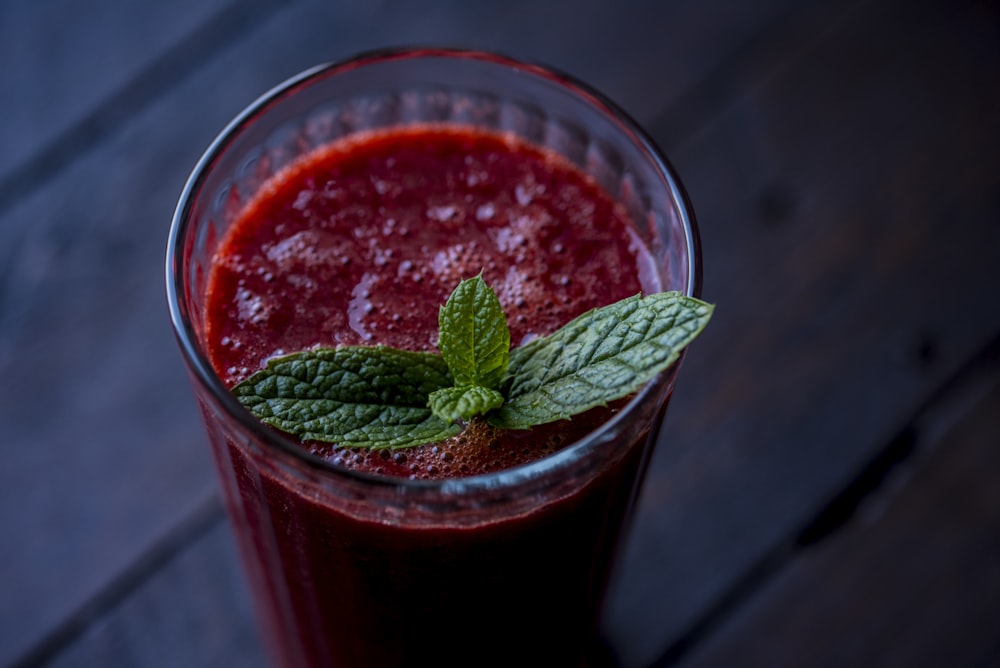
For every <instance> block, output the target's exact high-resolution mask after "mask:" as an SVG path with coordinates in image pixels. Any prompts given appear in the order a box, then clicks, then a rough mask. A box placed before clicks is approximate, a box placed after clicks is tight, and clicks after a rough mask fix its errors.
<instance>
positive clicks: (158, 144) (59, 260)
mask: <svg viewBox="0 0 1000 668" xmlns="http://www.w3.org/2000/svg"><path fill="white" fill-rule="evenodd" d="M407 43H437V44H448V45H461V46H470V47H477V48H485V49H496V50H500V51H503V52H507V53H509V54H511V55H514V56H517V57H521V58H525V59H530V60H538V61H542V62H545V63H549V64H551V65H554V66H556V67H558V68H561V69H563V70H566V71H568V72H570V73H572V74H575V75H577V76H580V77H581V78H583V79H585V80H587V81H589V82H591V83H592V84H594V85H595V86H597V87H598V88H600V89H602V90H604V91H605V92H606V93H607V94H609V95H610V96H611V97H612V98H614V99H616V100H617V101H618V102H619V103H620V104H621V105H622V106H623V107H624V108H626V109H627V110H628V111H629V112H631V113H632V114H633V115H634V116H635V117H636V118H637V119H638V120H639V121H640V122H641V123H642V124H644V125H645V126H646V127H648V128H649V129H650V130H651V132H652V134H653V135H654V136H655V138H656V139H657V141H658V142H659V143H660V144H661V146H663V148H664V149H665V150H666V152H667V153H668V155H669V156H670V157H671V159H672V161H673V162H674V163H675V165H676V167H677V168H678V170H679V172H680V173H681V175H682V177H683V178H684V180H685V183H686V185H687V187H688V190H689V192H690V195H691V198H692V200H693V202H694V206H695V210H696V212H697V214H698V218H699V221H700V225H701V232H702V236H703V241H704V258H705V297H706V298H707V299H709V300H710V301H713V302H715V303H716V304H717V305H718V309H717V315H716V318H715V320H714V322H713V323H712V326H711V327H710V328H709V330H708V331H707V332H706V334H705V336H704V337H703V338H702V339H699V341H698V342H697V343H696V345H695V346H693V348H692V350H691V353H690V355H689V357H688V359H687V362H686V363H685V368H684V370H683V373H682V377H681V382H680V385H679V387H678V390H677V393H676V395H675V398H674V401H673V404H672V406H671V410H670V414H669V416H668V419H667V424H666V427H665V429H664V433H663V437H662V442H661V443H660V445H659V448H658V451H657V454H656V456H655V459H654V461H653V463H652V466H651V470H650V474H649V478H648V481H647V484H646V487H645V490H644V494H643V496H642V499H641V506H640V508H639V512H638V516H637V518H636V523H635V527H634V531H633V533H632V535H631V540H630V542H629V545H628V550H627V553H626V555H625V559H624V562H623V564H622V568H621V570H620V573H619V577H618V578H617V580H616V583H615V586H614V591H613V596H612V600H611V604H610V606H609V609H608V612H607V616H606V621H605V630H606V636H607V638H608V642H609V644H610V646H611V647H612V648H613V650H614V653H615V654H616V656H617V657H618V661H619V663H620V664H621V666H623V667H630V668H631V667H639V666H644V667H665V666H684V667H689V666H699V667H701V666H705V667H708V666H733V665H739V666H748V665H749V666H757V665H759V666H803V665H808V666H896V665H899V666H945V665H947V666H969V667H975V668H978V667H986V666H996V665H1000V482H998V481H1000V296H998V294H1000V7H998V5H997V4H996V3H994V2H991V1H990V0H958V1H951V0H915V1H910V2H904V1H903V0H870V1H867V2H865V1H857V0H848V1H847V2H843V1H840V2H835V1H833V0H804V1H802V2H792V1H791V0H755V1H754V2H740V3H737V2H727V1H725V0H675V1H671V2H652V1H650V2H645V3H640V2H619V3H610V2H599V1H597V0H584V1H581V2H562V3H556V2H534V1H528V0H505V1H504V2H502V3H479V2H463V1H461V0H441V1H438V2H426V1H423V0H385V1H383V2H363V1H362V0H353V1H346V2H337V3H321V2H309V1H306V0H286V1H281V0H255V1H252V2H251V1H243V2H237V1H236V0H232V1H229V2H227V1H226V0H175V1H174V2H171V3H144V2H127V1H126V0H88V2H75V1H73V0H38V1H36V2H28V1H27V0H12V1H10V2H5V3H3V4H2V6H0V62H2V63H3V67H2V68H0V82H2V90H3V91H4V93H3V100H2V102H0V146H2V147H3V150H2V151H0V425H2V426H0V430H2V431H0V434H2V435H0V439H2V446H3V450H2V465H0V513H2V514H0V522H2V526H3V532H2V541H0V664H2V665H10V666H35V665H51V666H185V667H188V666H263V665H266V658H265V656H264V654H263V651H262V649H261V646H260V641H259V639H258V636H257V632H256V629H255V626H254V624H253V620H252V615H251V612H250V610H249V604H248V599H247V593H246V590H245V584H244V581H243V577H242V573H241V572H240V569H239V566H238V563H237V558H236V555H235V552H234V545H233V539H232V536H231V534H230V531H229V528H228V525H227V523H226V520H225V517H224V514H223V511H222V509H221V505H220V502H219V500H218V491H217V487H216V482H215V474H214V471H213V469H212V466H211V463H210V459H209V455H208V448H207V445H206V443H205V437H204V436H203V432H202V428H201V425H200V423H199V419H198V417H197V415H196V413H195V409H194V405H193V401H192V399H191V394H190V391H189V387H188V384H187V379H186V377H185V375H184V372H183V371H182V367H181V363H180V358H179V354H178V352H177V349H176V346H175V344H174V341H173V338H172V334H171V332H170V329H169V326H168V322H167V316H166V307H165V305H164V297H163V278H162V258H163V250H164V244H165V240H166V233H167V226H168V223H169V219H170V216H171V212H172V208H173V205H174V203H175V201H176V198H177V196H178V194H179V193H180V190H181V186H182V184H183V181H184V179H185V178H186V176H187V174H188V172H189V171H190V169H191V168H192V166H193V165H194V163H195V161H196V159H197V158H198V156H199V155H200V153H201V152H202V151H203V150H204V148H205V147H206V146H207V144H208V143H209V141H210V140H211V138H212V137H213V136H214V135H215V134H216V133H217V132H218V131H219V130H220V129H221V128H222V127H223V125H224V124H225V123H226V122H227V121H228V119H229V118H231V117H232V116H233V115H234V114H235V113H236V112H238V111H239V110H240V109H241V108H242V107H244V106H245V105H246V104H247V103H249V102H250V101H251V100H252V99H253V98H255V97H256V96H257V95H258V94H260V93H261V92H263V91H264V90H266V89H267V88H269V87H270V86H272V85H273V84H275V83H277V82H279V81H281V80H282V79H284V78H286V77H287V76H290V75H292V74H294V73H296V72H297V71H299V70H302V69H304V68H306V67H308V66H310V65H313V64H315V63H318V62H322V61H327V60H331V59H338V58H342V57H345V56H348V55H350V54H353V53H354V52H357V51H360V50H367V49H371V48H376V47H382V46H388V45H398V44H407Z"/></svg>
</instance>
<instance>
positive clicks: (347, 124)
mask: <svg viewBox="0 0 1000 668" xmlns="http://www.w3.org/2000/svg"><path fill="white" fill-rule="evenodd" d="M414 123H446V124H455V125H460V126H465V127H470V126H471V127H475V128H483V129H487V130H492V131H498V132H503V133H513V134H515V135H517V136H519V137H521V138H522V139H524V140H526V141H528V142H530V143H533V144H535V145H538V146H541V147H544V148H546V149H549V150H552V151H555V152H557V153H559V154H560V155H562V156H564V157H565V158H566V159H568V160H569V161H570V162H571V163H573V164H574V165H576V166H577V167H578V168H579V169H580V170H582V171H583V172H585V173H586V174H588V175H590V176H591V177H592V178H593V179H595V180H596V181H597V182H598V183H599V184H600V185H601V186H603V188H604V189H605V190H606V191H607V192H608V193H609V194H610V195H611V196H612V197H613V198H615V199H616V200H617V201H618V202H620V203H621V204H622V205H623V206H624V207H625V208H626V209H627V211H628V213H629V216H630V218H631V221H632V223H633V224H634V226H635V233H636V234H637V235H638V237H639V238H641V239H642V241H643V242H644V243H645V244H646V246H647V247H648V248H649V250H650V251H651V253H652V255H653V257H654V258H655V260H656V267H655V271H656V272H658V273H659V277H658V278H659V281H660V283H661V284H662V288H663V289H664V290H679V291H681V292H683V293H685V294H687V295H691V296H698V293H699V289H700V286H699V283H700V258H699V248H698V238H697V232H696V227H695V222H694V218H693V215H692V212H691V208H690V206H689V204H688V201H687V199H686V196H685V194H684V192H683V189H682V186H681V184H680V182H679V180H678V178H677V176H676V175H675V173H674V171H673V169H672V168H671V167H670V165H669V164H668V163H667V161H666V159H665V158H664V157H663V156H662V155H661V153H660V152H659V150H658V149H657V148H656V147H655V146H654V144H653V142H652V141H650V139H649V138H648V137H647V136H646V134H645V133H644V132H643V131H642V130H641V129H640V128H639V127H638V126H637V125H636V123H635V122H633V121H632V120H631V119H630V118H629V117H628V116H627V115H626V114H625V113H623V112H622V111H621V110H620V109H619V108H618V107H616V106H615V105H614V104H613V103H611V102H610V101H609V100H608V99H606V98H605V97H604V96H602V95H601V94H599V93H597V92H595V91H594V90H592V89H591V88H590V87H588V86H587V85H585V84H583V83H581V82H579V81H577V80H575V79H574V78H572V77H570V76H567V75H565V74H561V73H559V72H556V71H554V70H552V69H549V68H545V67H540V66H537V65H534V64H528V63H523V62H518V61H515V60H513V59H510V58H507V57H504V56H500V55H497V54H489V53H480V52H470V51H458V50H446V49H405V50H393V51H380V52H377V53H369V54H364V55H361V56H358V57H355V58H353V59H351V60H348V61H346V62H341V63H336V64H329V65H323V66H320V67H316V68H313V69H311V70H308V71H306V72H304V73H302V74H300V75H298V76H295V77H293V78H291V79H290V80H288V81H286V82H284V83H282V84H280V85H279V86H277V87H276V88H274V89H272V90H271V91H269V92H268V93H266V94H265V95H263V96H262V97H261V98H260V99H258V100H257V101H256V102H254V103H253V104H251V105H250V106H249V107H248V108H247V109H246V110H245V111H244V112H242V113H241V114H240V115H239V116H238V117H237V118H236V119H235V120H233V121H232V122H231V123H230V124H229V126H228V127H226V128H225V130H224V131H223V132H222V133H221V134H220V135H219V137H218V138H217V139H216V140H215V141H214V142H213V143H212V145H211V146H210V147H209V148H208V150H207V152H206V153H205V154H204V156H203V157H202V158H201V160H200V161H199V162H198V164H197V166H196V167H195V169H194V172H193V173H192V175H191V177H190V179H189V180H188V182H187V184H186V186H185V188H184V190H183V193H182V195H181V197H180V201H179V203H178V205H177V209H176V212H175V214H174V218H173V224H172V227H171V231H170V237H169V244H168V249H167V263H166V269H167V293H168V302H169V307H170V314H171V318H172V323H173V327H174V330H175V333H176V336H177V339H178V341H179V344H180V349H181V351H182V357H183V359H184V362H185V364H186V366H187V369H188V371H189V375H190V378H191V381H192V385H193V388H194V394H195V397H196V399H197V404H198V406H199V407H200V410H201V413H202V416H203V418H204V423H205V426H206V428H207V432H208V437H209V438H208V440H209V443H210V445H211V450H212V453H213V456H214V459H215V464H216V466H217V469H218V473H219V477H220V480H221V487H222V490H223V494H224V499H225V505H226V509H227V512H228V514H229V517H230V519H231V521H232V525H233V527H234V531H235V535H236V538H237V541H238V545H239V552H240V555H241V558H242V560H243V564H244V568H245V571H246V573H247V576H248V579H249V582H250V585H251V590H252V593H253V598H254V600H255V605H256V608H257V613H258V618H259V621H260V626H261V628H262V630H263V632H264V636H265V638H266V640H267V644H268V646H269V648H270V650H271V652H272V654H273V657H274V659H275V661H276V662H277V664H278V665H281V666H289V667H294V668H300V667H304V666H348V667H354V666H366V667H378V666H398V665H415V666H418V665H436V666H452V665H461V666H487V665H515V664H516V665H544V666H579V665H585V664H586V661H587V655H588V648H589V647H590V646H591V644H592V642H593V639H594V638H595V634H596V633H597V632H598V619H599V611H600V606H601V601H602V597H603V595H604V592H605V589H606V587H607V582H608V578H609V573H610V572H611V568H612V565H613V562H614V558H615V555H616V552H617V551H618V546H619V545H620V543H621V542H622V536H623V529H624V528H625V527H626V526H627V523H628V518H629V515H630V512H631V509H632V507H633V505H634V502H635V500H636V496H637V494H638V491H639V488H640V484H641V481H642V478H643V473H644V469H645V465H646V462H647V460H648V458H649V455H650V451H651V449H652V447H653V445H654V444H655V442H656V437H657V431H658V428H659V426H660V423H661V421H662V419H663V415H664V411H665V409H666V406H667V401H668V398H669V396H670V394H671V391H672V389H673V387H674V383H675V380H676V377H677V370H678V366H679V363H678V364H675V365H674V366H673V367H671V368H670V369H668V370H667V371H665V372H664V373H662V374H660V375H659V376H658V377H657V378H656V379H655V380H653V381H651V382H650V383H648V384H647V385H646V386H645V387H644V388H643V389H641V390H640V391H639V392H638V393H637V394H636V395H635V396H634V397H633V398H632V399H631V400H630V401H629V402H628V403H627V406H626V407H625V408H624V409H623V410H621V411H620V412H619V413H617V414H616V415H615V416H614V417H613V419H611V420H610V421H608V422H607V423H605V424H604V425H603V426H602V427H600V428H599V429H597V430H596V431H594V432H592V433H590V434H588V435H587V436H585V437H584V438H581V439H579V440H578V441H576V442H574V443H572V444H571V445H570V446H568V447H566V448H564V449H563V450H561V451H559V452H557V453H556V454H553V455H551V456H549V457H547V458H545V459H542V460H539V461H535V462H533V463H531V464H527V465H523V466H519V467H517V468H513V469H509V470H504V471H500V472H496V473H491V474H489V475H478V476H472V477H466V478H455V479H446V480H434V481H416V480H408V479H396V478H386V477H380V476H376V475H368V474H364V473H358V472H352V471H349V470H345V469H343V468H340V467H338V466H337V465H335V464H334V463H332V462H331V461H327V460H325V459H321V458H319V457H317V456H314V455H313V454H310V453H309V452H308V451H306V450H305V449H303V448H302V447H301V446H300V445H299V444H298V443H296V442H295V441H294V440H293V439H291V438H290V437H286V436H285V435H283V434H281V433H278V432H276V431H274V430H272V429H269V428H267V427H265V426H264V425H262V424H261V423H260V422H258V421H257V420H256V419H255V418H254V417H252V416H251V415H250V414H249V413H248V412H247V411H246V410H245V409H244V408H243V407H242V406H241V405H240V404H239V403H238V402H237V400H236V399H235V398H234V396H233V395H232V394H231V393H230V391H229V390H228V389H227V387H226V386H225V385H224V384H223V382H222V381H221V380H220V379H219V377H218V376H217V375H216V374H215V372H214V371H213V369H212V366H211V364H210V362H209V360H208V357H207V354H206V341H205V313H204V308H205V306H204V305H205V297H206V295H205V292H206V281H207V277H208V275H209V271H210V264H211V262H212V258H213V254H214V253H215V251H216V248H217V245H218V243H219V241H220V239H221V238H223V237H224V235H225V233H226V230H227V228H228V226H229V225H230V224H231V223H232V222H233V220H234V219H235V217H236V216H237V214H238V213H239V212H240V209H241V207H242V205H243V204H244V203H245V202H247V200H248V199H250V198H251V197H253V195H254V193H256V192H257V191H258V189H259V188H260V187H261V185H262V184H263V183H265V182H266V181H267V179H268V178H270V177H272V176H273V175H275V174H276V173H277V172H278V171H279V170H281V169H282V168H283V167H284V166H286V165H288V164H289V163H290V162H292V161H294V160H296V159H297V158H299V157H301V156H303V155H305V154H307V153H309V152H310V151H312V150H313V149H315V148H317V147H319V146H322V145H325V144H328V143H329V142H332V141H336V140H338V139H341V138H343V137H347V136H350V135H352V134H353V133H358V132H364V131H369V130H373V129H378V128H390V127H394V126H401V125H409V124H414ZM632 270H633V271H634V269H632Z"/></svg>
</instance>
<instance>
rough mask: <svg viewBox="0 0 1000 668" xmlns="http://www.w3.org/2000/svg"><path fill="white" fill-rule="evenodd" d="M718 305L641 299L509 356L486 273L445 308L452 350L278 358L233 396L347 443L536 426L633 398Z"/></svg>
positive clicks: (280, 422) (413, 441)
mask: <svg viewBox="0 0 1000 668" xmlns="http://www.w3.org/2000/svg"><path fill="white" fill-rule="evenodd" d="M713 308H714V307H713V306H711V305H710V304H706V303H705V302H703V301H700V300H698V299H694V298H692V297H685V296H683V295H681V294H680V293H678V292H664V293H658V294H652V295H649V296H647V297H642V296H640V295H636V296H634V297H630V298H628V299H624V300H622V301H620V302H618V303H616V304H612V305H610V306H605V307H603V308H599V309H594V310H592V311H589V312H587V313H585V314H583V315H581V316H580V317H578V318H576V319H575V320H573V321H572V322H570V323H569V324H567V325H566V326H565V327H563V328H562V329H560V330H559V331H557V332H555V333H553V334H551V335H549V336H545V337H541V338H538V339H535V340H534V341H532V342H531V343H529V344H527V345H526V346H523V347H521V348H517V349H515V350H513V351H510V331H509V329H508V328H507V321H506V317H505V316H504V313H503V309H502V308H501V306H500V302H499V300H498V299H497V297H496V294H495V293H494V292H493V291H492V290H491V289H490V288H489V287H488V286H487V285H486V283H485V282H484V281H483V280H482V276H477V277H475V278H472V279H468V280H465V281H462V282H461V283H460V284H459V285H458V287H457V288H455V290H454V292H453V293H452V295H451V297H449V298H448V301H447V303H446V304H445V305H444V306H443V307H442V308H441V311H440V315H439V323H440V327H441V331H440V335H439V336H440V343H439V347H440V349H441V355H436V354H433V353H425V352H409V351H405V350H397V349H395V348H389V347H386V346H375V347H357V346H346V347H343V348H336V349H330V348H317V349H313V350H307V351H304V352H300V353H293V354H291V355H286V356H283V357H279V358H275V359H272V360H270V361H269V362H268V364H267V368H266V369H264V370H262V371H259V372H257V373H255V374H254V375H253V376H251V377H250V378H248V379H247V380H245V381H243V382H242V383H240V384H239V385H237V386H236V387H235V388H233V392H234V394H235V395H236V397H237V398H238V399H239V401H240V402H241V403H242V404H243V405H244V406H246V407H247V408H248V409H249V410H250V411H251V412H252V413H253V414H254V415H256V416H257V417H258V418H259V419H260V420H261V421H262V422H264V423H265V424H268V425H271V426H273V427H275V428H277V429H280V430H282V431H285V432H287V433H289V434H292V435H294V436H298V437H299V438H301V439H303V440H315V441H327V442H332V443H337V444H339V445H342V446H344V447H368V448H403V447H409V446H414V445H421V444H424V443H433V442H436V441H441V440H444V439H446V438H449V437H451V436H454V435H456V434H458V433H459V432H460V431H461V426H460V425H459V424H456V423H458V422H467V421H469V420H471V419H472V418H473V417H475V416H476V415H485V416H486V420H487V421H488V422H490V423H491V424H493V425H495V426H498V427H502V428H507V429H529V428H531V427H533V426H536V425H540V424H545V423H547V422H553V421H555V420H560V419H568V418H569V417H571V416H573V415H576V414H578V413H582V412H584V411H587V410H589V409H591V408H594V407H597V406H603V405H606V404H607V403H608V402H610V401H614V400H615V399H620V398H623V397H626V396H628V395H629V394H632V393H633V392H635V391H636V390H638V389H639V388H640V387H641V386H642V385H643V384H645V383H646V382H648V381H650V380H652V378H653V377H655V376H656V375H657V374H658V373H660V372H661V371H663V370H665V369H666V368H667V367H669V366H670V365H671V364H673V363H674V362H675V361H676V360H677V358H678V357H679V356H680V353H681V351H683V350H684V348H685V347H687V345H688V344H689V343H691V341H692V340H694V338H695V337H696V336H698V334H699V333H700V332H701V331H702V330H703V329H704V328H705V326H706V324H707V323H708V320H709V318H710V317H711V315H712V311H713Z"/></svg>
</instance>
